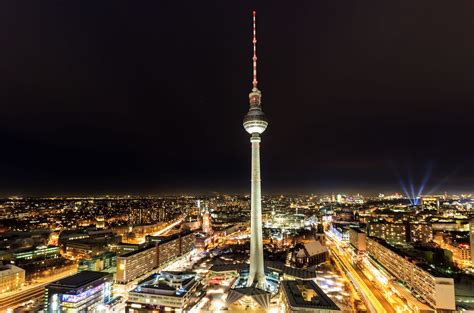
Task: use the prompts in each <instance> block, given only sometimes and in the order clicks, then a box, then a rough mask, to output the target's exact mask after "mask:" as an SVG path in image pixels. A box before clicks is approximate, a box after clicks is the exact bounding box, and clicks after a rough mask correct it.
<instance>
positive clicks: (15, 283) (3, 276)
mask: <svg viewBox="0 0 474 313" xmlns="http://www.w3.org/2000/svg"><path fill="white" fill-rule="evenodd" d="M24 282H25V270H24V269H22V268H19V267H18V266H15V265H12V264H7V265H3V266H0V293H4V292H8V291H12V290H15V289H18V288H20V287H21V285H22V284H23V283H24Z"/></svg>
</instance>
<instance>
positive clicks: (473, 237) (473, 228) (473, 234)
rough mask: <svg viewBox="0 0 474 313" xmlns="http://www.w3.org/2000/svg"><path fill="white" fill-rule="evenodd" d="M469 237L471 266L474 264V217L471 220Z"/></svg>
mask: <svg viewBox="0 0 474 313" xmlns="http://www.w3.org/2000/svg"><path fill="white" fill-rule="evenodd" d="M469 239H470V246H471V247H470V248H471V266H474V219H472V220H470V221H469Z"/></svg>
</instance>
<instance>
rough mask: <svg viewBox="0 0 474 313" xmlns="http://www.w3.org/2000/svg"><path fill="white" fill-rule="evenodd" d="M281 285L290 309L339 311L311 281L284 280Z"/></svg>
mask: <svg viewBox="0 0 474 313" xmlns="http://www.w3.org/2000/svg"><path fill="white" fill-rule="evenodd" d="M281 285H282V286H283V290H284V292H285V295H286V297H287V299H288V302H289V304H290V306H291V307H293V308H295V307H300V308H320V309H326V310H334V311H340V309H339V307H338V306H337V305H336V304H335V303H334V302H333V301H332V300H331V299H330V298H329V297H328V296H327V295H326V294H325V293H324V292H323V291H322V290H321V288H319V286H318V285H317V284H316V283H315V282H314V281H312V280H304V281H301V280H299V281H298V280H295V281H293V280H291V281H290V280H284V281H282V283H281Z"/></svg>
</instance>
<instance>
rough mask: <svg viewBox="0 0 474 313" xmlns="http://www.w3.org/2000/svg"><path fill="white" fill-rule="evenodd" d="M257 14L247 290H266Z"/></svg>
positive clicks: (247, 121) (248, 126) (248, 119)
mask: <svg viewBox="0 0 474 313" xmlns="http://www.w3.org/2000/svg"><path fill="white" fill-rule="evenodd" d="M255 20H256V13H255V11H254V12H253V40H252V43H253V59H252V60H253V81H252V85H253V88H252V91H251V92H250V94H249V99H250V109H249V112H248V113H247V115H245V117H244V123H243V125H244V128H245V130H246V131H247V132H248V133H249V134H250V135H251V136H250V142H251V144H252V169H251V200H250V201H251V213H250V215H251V220H250V232H251V235H250V269H249V277H248V280H247V286H249V287H250V286H252V285H253V284H254V283H256V287H257V288H262V289H263V288H264V287H265V282H266V279H265V272H264V263H263V236H262V199H261V189H260V187H261V186H260V182H261V178H260V141H261V139H260V135H261V134H262V133H263V132H264V131H265V129H266V128H267V126H268V122H267V119H266V118H265V114H263V111H262V105H261V98H262V93H261V92H260V90H258V88H257V83H258V82H257V34H256V25H255Z"/></svg>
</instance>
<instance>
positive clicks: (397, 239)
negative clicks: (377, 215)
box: [367, 221, 433, 244]
mask: <svg viewBox="0 0 474 313" xmlns="http://www.w3.org/2000/svg"><path fill="white" fill-rule="evenodd" d="M367 235H368V236H370V237H377V238H381V239H383V240H385V241H387V242H390V243H397V244H404V243H410V242H422V243H427V242H430V241H431V240H432V239H433V231H432V228H431V225H429V224H426V223H413V222H412V223H408V222H406V223H388V222H385V221H384V222H376V223H373V222H372V223H369V224H368V225H367Z"/></svg>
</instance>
